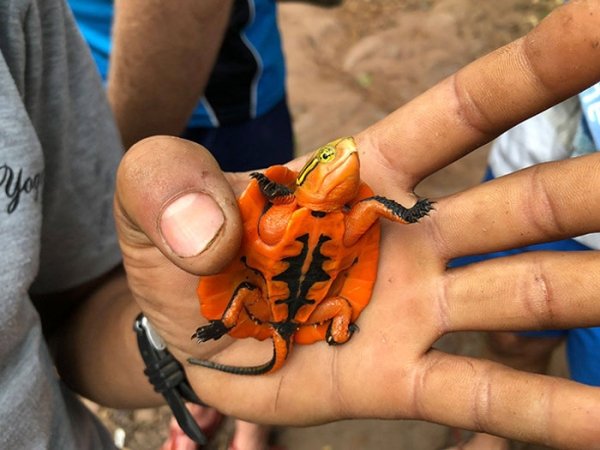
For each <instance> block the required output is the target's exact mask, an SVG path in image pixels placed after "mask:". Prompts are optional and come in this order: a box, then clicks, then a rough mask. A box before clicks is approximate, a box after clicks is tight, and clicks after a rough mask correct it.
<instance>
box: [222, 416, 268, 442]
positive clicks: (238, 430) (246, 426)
mask: <svg viewBox="0 0 600 450" xmlns="http://www.w3.org/2000/svg"><path fill="white" fill-rule="evenodd" d="M270 432H271V427H268V426H265V425H258V424H256V423H251V422H245V421H243V420H239V419H238V420H236V421H235V432H234V434H233V438H232V439H231V442H230V443H229V448H228V450H266V449H267V448H268V442H269V433H270Z"/></svg>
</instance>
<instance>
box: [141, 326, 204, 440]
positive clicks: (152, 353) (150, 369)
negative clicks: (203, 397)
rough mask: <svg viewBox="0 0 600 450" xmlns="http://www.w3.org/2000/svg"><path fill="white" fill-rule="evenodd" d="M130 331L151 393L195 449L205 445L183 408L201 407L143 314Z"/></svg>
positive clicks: (179, 367) (173, 359)
mask: <svg viewBox="0 0 600 450" xmlns="http://www.w3.org/2000/svg"><path fill="white" fill-rule="evenodd" d="M133 329H134V331H135V332H136V334H137V341H138V346H139V349H140V353H141V354H142V359H143V360H144V364H145V366H146V369H144V374H145V375H146V377H148V380H149V381H150V383H151V384H152V386H154V390H155V391H156V392H159V393H160V394H162V395H163V397H164V398H165V400H166V401H167V403H168V404H169V406H170V408H171V411H173V416H175V419H176V420H177V423H178V424H179V426H180V427H181V429H182V430H183V431H184V432H185V434H187V435H188V436H189V437H190V438H191V439H193V440H194V441H195V442H196V443H197V444H198V445H206V443H207V439H206V436H204V433H202V430H201V429H200V427H199V426H198V424H197V423H196V421H195V420H194V418H193V417H192V415H191V413H190V411H189V410H188V409H187V408H186V406H185V401H188V402H191V403H196V404H198V405H203V403H202V402H201V401H200V399H199V398H198V396H197V395H196V394H195V392H194V391H193V390H192V387H191V386H190V384H189V382H188V380H187V378H186V376H185V372H184V371H183V367H182V366H181V364H180V363H179V361H177V360H176V359H175V358H174V357H173V355H172V354H171V352H169V350H167V348H166V347H165V345H164V343H163V342H162V339H160V337H159V336H158V335H157V334H156V332H154V329H153V328H152V326H151V325H150V323H149V322H148V319H146V317H145V316H144V315H143V314H140V315H138V316H137V317H136V319H135V324H134V326H133Z"/></svg>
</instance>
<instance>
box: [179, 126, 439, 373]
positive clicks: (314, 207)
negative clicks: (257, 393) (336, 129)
mask: <svg viewBox="0 0 600 450" xmlns="http://www.w3.org/2000/svg"><path fill="white" fill-rule="evenodd" d="M250 177H251V181H250V182H249V184H248V186H247V188H246V190H245V191H244V192H243V193H242V195H241V196H240V197H239V199H238V204H239V209H240V213H241V217H242V220H243V237H242V244H241V247H240V250H239V253H238V255H237V257H235V258H234V259H233V260H232V262H231V263H230V264H229V265H227V266H226V267H225V268H224V269H223V271H222V272H220V273H218V274H215V275H210V276H203V277H200V280H199V283H198V288H197V294H198V298H199V301H200V310H201V314H202V315H203V316H204V317H205V318H206V319H208V320H209V323H208V324H207V325H204V326H201V327H199V328H198V329H197V330H196V332H195V333H194V334H193V336H192V338H193V339H196V340H197V341H198V342H206V341H208V340H211V339H214V340H216V339H219V338H221V337H222V336H224V335H226V334H228V335H230V336H232V337H234V338H248V337H253V338H256V339H258V340H265V339H269V338H270V339H272V341H273V354H272V357H271V359H270V360H269V361H267V362H265V363H264V364H260V365H256V366H235V365H225V364H221V363H218V362H214V361H212V360H208V359H197V358H189V359H188V362H189V363H190V364H195V365H200V366H203V367H208V368H212V369H216V370H220V371H223V372H228V373H233V374H240V375H260V374H267V373H272V372H275V371H276V370H278V369H280V368H281V367H282V366H283V364H284V363H285V361H286V359H287V357H288V355H289V353H290V350H291V347H292V344H293V343H296V344H311V343H314V342H317V341H322V340H325V341H326V342H327V343H328V344H330V345H340V344H344V343H346V342H347V341H348V340H349V339H350V338H351V336H352V335H353V333H354V332H355V331H356V330H357V329H358V327H357V325H356V323H355V322H356V320H357V318H358V316H359V315H360V313H361V312H362V311H363V309H364V308H365V307H366V306H367V304H368V303H369V301H370V298H371V293H372V290H373V285H374V284H375V279H376V276H377V266H378V256H379V240H380V224H379V220H378V219H379V218H380V217H384V218H386V219H389V220H392V221H394V222H399V223H404V224H410V223H415V222H418V221H419V220H420V219H421V218H422V217H424V216H426V215H427V214H428V213H429V212H430V211H431V210H432V209H433V203H432V202H431V201H429V200H428V199H426V198H422V199H419V200H418V201H417V202H416V203H415V205H414V206H412V207H411V208H405V207H404V206H402V205H401V204H399V203H397V202H396V201H394V200H391V199H388V198H385V197H382V196H378V195H374V193H373V191H372V190H371V189H370V188H369V186H367V184H366V183H364V182H362V181H361V179H360V163H359V157H358V151H357V147H356V143H355V141H354V139H353V138H352V137H346V138H341V139H337V140H335V141H333V142H330V143H328V144H326V145H324V146H322V147H320V148H319V149H318V150H316V152H315V153H314V154H313V155H312V156H311V157H310V158H309V159H308V161H307V163H306V164H305V165H304V167H303V168H302V169H301V170H300V171H299V172H295V171H293V170H291V169H289V168H287V167H285V166H282V165H277V166H272V167H270V168H268V169H267V170H266V171H265V172H264V173H260V172H253V173H251V174H250Z"/></svg>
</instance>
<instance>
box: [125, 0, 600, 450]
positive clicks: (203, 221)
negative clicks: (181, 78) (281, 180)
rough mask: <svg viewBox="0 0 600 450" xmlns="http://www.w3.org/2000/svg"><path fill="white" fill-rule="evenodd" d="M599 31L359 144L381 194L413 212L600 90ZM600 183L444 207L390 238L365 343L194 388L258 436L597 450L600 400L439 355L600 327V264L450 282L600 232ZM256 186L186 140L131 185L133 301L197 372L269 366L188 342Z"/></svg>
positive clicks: (453, 86)
mask: <svg viewBox="0 0 600 450" xmlns="http://www.w3.org/2000/svg"><path fill="white" fill-rule="evenodd" d="M590 13H594V15H598V14H600V5H598V4H597V3H596V2H592V1H589V2H585V1H580V2H570V3H569V4H568V5H567V6H565V7H563V8H561V9H560V10H559V11H557V12H556V13H554V14H552V15H551V16H550V17H549V18H548V19H547V20H545V21H544V22H543V23H542V24H541V25H540V26H539V27H538V28H537V29H536V30H534V31H533V32H532V33H530V34H529V35H528V36H527V37H525V38H524V39H521V40H519V41H516V42H515V43H513V44H511V45H509V46H507V47H505V48H503V49H501V50H499V51H497V52H495V53H493V54H491V55H489V56H487V57H485V58H483V59H481V60H479V61H477V62H475V63H474V64H472V65H470V66H468V67H466V68H465V69H463V70H462V71H460V72H458V73H457V74H456V75H455V76H453V77H451V78H449V79H448V80H445V81H444V82H442V83H440V84H439V85H438V86H436V87H434V88H433V89H431V90H430V91H428V92H427V93H425V94H423V95H422V96H421V97H419V98H417V99H415V101H413V102H411V103H410V104H407V105H406V106H404V107H403V108H401V109H399V110H398V111H396V112H395V113H393V114H392V115H390V116H389V117H388V118H386V119H384V120H383V121H382V122H380V123H378V124H375V125H374V126H373V127H371V128H369V129H367V130H365V131H364V132H362V133H360V134H358V135H357V136H356V138H357V142H358V145H359V148H360V149H361V153H362V154H361V160H362V161H363V177H364V178H365V180H366V181H367V182H368V183H369V184H370V185H371V186H372V187H373V189H374V190H375V191H376V192H377V193H379V194H383V195H386V196H388V197H391V198H394V199H395V200H398V201H400V202H402V203H404V204H409V199H410V198H414V196H413V195H412V193H411V192H412V190H413V188H414V187H415V186H416V185H417V184H418V183H419V182H420V181H421V180H422V179H423V178H425V177H426V176H428V175H429V174H431V173H433V172H435V171H436V170H438V169H439V168H441V167H443V166H445V165H446V164H448V163H449V162H451V161H453V160H455V159H458V158H460V157H461V156H462V155H464V154H466V153H467V152H468V151H470V150H472V149H474V148H476V147H478V146H479V145H480V144H482V143H484V142H486V141H488V140H490V139H492V138H493V137H494V136H496V135H497V134H499V133H500V132H502V131H503V130H505V129H506V128H508V127H510V126H511V125H513V124H514V123H516V122H518V121H520V120H522V119H524V118H526V117H529V116H531V115H533V114H535V113H536V112H538V111H540V110H542V109H544V108H546V107H548V106H550V105H552V104H554V103H557V102H559V101H561V100H562V99H564V98H566V97H568V96H570V95H573V94H575V93H576V92H577V91H579V90H581V89H583V88H584V87H586V86H587V85H589V84H590V83H592V82H594V81H595V80H597V79H599V78H600V57H599V56H600V48H598V46H597V45H594V43H595V42H598V40H599V39H600V32H599V31H597V27H596V24H595V21H594V20H593V16H592V15H590ZM575 24H576V25H575ZM599 165H600V158H599V157H598V156H596V155H593V156H589V157H585V158H580V159H574V160H569V161H565V162H560V163H552V164H547V165H543V166H538V167H535V168H532V169H530V170H526V171H523V172H519V173H517V174H514V175H511V176H508V177H504V178H500V179H497V180H495V181H494V182H491V183H487V184H484V185H481V186H479V187H477V188H474V189H470V190H468V191H465V192H462V193H459V194H457V195H453V196H450V197H447V198H442V199H437V204H436V210H435V211H434V212H433V213H432V214H431V215H430V216H429V217H428V218H425V219H423V220H422V221H421V222H420V223H419V224H416V225H410V226H406V225H396V224H389V223H384V226H383V241H382V246H381V248H382V251H381V257H380V267H379V275H378V281H377V284H376V286H375V290H374V294H373V298H372V301H371V304H370V305H369V307H368V308H367V309H366V310H365V311H364V312H363V314H362V315H361V316H360V318H359V320H358V325H359V326H360V332H359V333H356V334H355V335H354V336H353V337H352V339H351V341H350V342H348V343H347V344H344V345H341V346H337V347H330V346H328V345H327V344H325V343H317V344H313V345H310V346H300V345H297V346H295V347H294V349H293V350H292V353H291V355H290V357H289V359H288V361H287V362H286V364H285V365H284V367H283V368H282V369H281V370H280V371H278V372H276V373H274V374H272V375H268V376H259V377H243V376H238V375H228V374H224V373H221V372H217V371H213V370H208V369H204V368H200V367H195V366H194V367H190V366H186V371H187V374H188V377H189V379H190V381H191V383H192V384H193V386H194V388H195V389H196V391H197V392H198V394H199V395H200V397H201V398H202V399H203V400H205V401H206V402H208V403H209V404H211V405H214V406H216V407H217V408H219V409H220V410H222V411H223V412H225V413H228V414H232V415H235V416H237V417H242V418H245V419H248V420H252V421H257V422H271V423H287V424H312V423H320V422H325V421H331V420H336V419H341V418H349V417H378V418H417V419H424V420H429V421H434V422H439V423H446V424H449V425H453V426H459V427H462V428H470V429H476V430H482V431H487V432H491V433H494V434H499V435H504V436H507V437H512V438H516V439H519V440H528V441H532V442H541V443H545V444H546V445H548V444H549V445H552V446H557V447H561V448H591V447H593V446H594V445H597V443H598V442H599V441H600V431H599V429H598V426H597V418H598V417H599V416H600V390H599V389H597V388H591V387H585V386H581V385H578V384H576V383H574V382H570V381H566V380H558V379H554V378H550V377H543V376H539V375H532V374H526V373H522V372H518V371H515V370H511V369H508V368H506V367H504V366H501V365H498V364H494V363H491V362H488V361H482V360H475V359H470V358H466V357H459V356H454V355H448V354H444V353H441V352H439V351H436V350H432V349H431V347H432V345H433V343H434V342H435V341H436V340H437V339H438V338H439V337H440V336H442V335H444V334H445V333H449V332H452V331H460V330H519V329H530V328H547V327H553V328H556V327H570V326H575V325H577V326H590V325H598V324H600V304H599V303H598V302H597V299H596V296H597V293H598V292H599V289H600V278H598V277H595V276H594V275H593V274H595V273H598V269H600V267H598V266H599V265H600V260H599V259H598V258H597V257H596V253H594V252H585V253H579V252H578V253H571V254H563V253H532V254H526V255H520V256H518V257H511V258H503V259H498V260H493V261H488V262H485V263H481V264H477V265H473V266H469V267H464V268H460V269H455V270H448V269H446V264H447V262H448V261H449V260H450V259H452V258H455V257H458V256H462V255H466V254H473V253H482V252H489V251H494V250H501V249H505V248H509V247H515V246H521V245H525V244H530V243H532V242H537V241H543V240H551V239H557V238H563V237H566V236H572V235H579V234H583V233H587V232H590V231H597V230H599V229H600V223H599V222H600V220H599V219H598V217H597V213H596V211H597V210H598V207H599V206H600V197H599V196H598V195H594V194H595V193H596V192H598V188H599V184H600V180H599V178H598V173H599V171H598V169H599ZM166 180H168V181H166ZM246 180H247V178H246V177H244V176H240V175H227V176H225V175H223V174H221V173H220V171H219V170H218V167H217V166H216V165H215V163H214V161H213V160H212V159H211V158H210V156H209V155H208V154H207V153H206V152H204V151H203V150H202V149H201V148H199V147H198V146H195V145H194V144H191V143H188V142H185V141H182V140H178V139H175V138H153V139H150V140H146V141H143V142H142V143H140V144H138V145H136V146H135V147H134V148H132V149H131V150H130V151H129V153H128V154H127V155H126V157H125V159H124V161H123V164H122V166H121V168H120V170H119V176H118V192H117V196H116V215H117V221H118V227H119V233H120V238H121V245H122V248H123V252H124V257H125V264H126V267H127V271H128V276H129V283H130V287H131V289H132V291H133V293H134V295H135V296H136V299H137V301H138V302H139V304H140V306H141V307H142V309H143V310H144V311H145V312H146V314H147V315H148V317H149V318H150V320H151V321H152V322H153V323H154V324H155V325H156V326H157V328H158V329H159V331H160V333H161V334H162V336H163V337H164V338H165V340H166V341H167V342H168V344H169V347H170V349H171V351H172V352H173V353H174V354H175V356H176V357H177V358H178V359H179V360H180V361H185V360H186V358H187V357H189V356H195V357H200V358H210V359H214V360H217V361H219V362H223V363H229V364H236V365H251V364H256V363H260V362H263V361H264V360H266V359H268V358H269V356H270V351H271V349H270V343H268V342H263V343H259V342H256V341H254V340H250V339H246V340H241V341H235V342H234V341H232V340H230V339H227V338H223V339H221V340H220V341H218V342H216V343H203V344H201V345H199V344H196V343H194V342H192V341H191V340H190V339H189V336H190V335H191V333H192V332H193V331H194V330H195V329H196V328H197V326H198V325H201V324H202V319H201V318H200V315H199V312H198V303H197V300H196V297H195V293H194V289H195V286H196V282H197V277H196V276H195V275H190V273H189V272H191V273H194V274H197V275H198V274H208V273H213V272H215V271H217V270H218V269H219V268H221V267H222V266H223V265H224V264H225V263H226V262H227V261H228V259H230V258H232V257H233V256H234V254H235V251H236V248H237V245H238V243H239V238H240V236H239V232H240V230H239V226H240V223H239V217H238V215H237V211H236V207H235V203H234V192H239V189H240V187H241V185H243V184H245V183H246V182H247V181H246ZM230 186H233V187H234V189H232V188H231V187H230ZM186 192H204V193H209V194H210V195H202V196H200V197H196V198H195V199H194V198H190V197H188V198H184V197H182V196H181V195H182V193H186ZM177 199H180V200H177ZM188 201H189V202H190V203H189V204H188V205H190V206H191V207H192V211H191V212H190V210H188V209H187V208H186V207H185V204H186V202H188ZM171 207H173V209H171ZM175 211H179V213H181V214H183V216H182V217H183V218H184V221H183V224H184V225H183V226H182V225H181V223H179V222H178V221H176V220H175V218H176V217H177V215H176V214H175ZM194 211H201V212H202V213H203V216H202V217H199V218H198V217H196V214H195V213H194ZM197 219H198V221H197ZM216 229H218V230H219V231H218V233H217V234H216V236H215V237H214V238H213V236H214V232H215V230H216ZM169 244H170V245H169ZM202 248H204V249H205V250H204V251H203V252H200V250H201V249H202Z"/></svg>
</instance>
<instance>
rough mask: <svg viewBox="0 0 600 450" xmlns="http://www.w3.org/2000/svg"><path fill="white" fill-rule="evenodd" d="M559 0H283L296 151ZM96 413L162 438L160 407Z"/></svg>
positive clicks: (435, 436) (439, 180)
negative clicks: (306, 0)
mask: <svg viewBox="0 0 600 450" xmlns="http://www.w3.org/2000/svg"><path fill="white" fill-rule="evenodd" d="M558 3H560V0H558V1H557V0H502V1H498V2H487V1H477V0H346V1H345V2H344V3H343V4H342V5H341V6H339V7H335V8H330V9H324V8H320V7H316V6H311V5H307V4H302V3H294V2H289V3H285V4H282V5H281V9H280V26H281V30H282V33H283V37H284V46H285V51H286V55H287V57H288V73H289V100H290V105H291V109H292V114H293V117H294V127H295V133H296V139H297V149H298V152H299V153H300V154H301V153H306V152H309V151H312V150H313V149H314V148H316V147H318V146H319V145H320V144H322V143H324V142H327V141H328V140H331V139H332V138H335V137H338V136H344V135H351V134H353V133H355V132H357V131H360V130H362V129H364V128H365V127H367V126H368V125H370V124H372V123H373V122H375V121H377V120H379V119H381V118H383V117H384V116H385V115H387V114H389V113H390V112H391V111H393V110H394V109H396V108H398V107H399V106H401V105H402V104H404V103H406V102H407V101H409V100H410V99H412V98H413V97H415V96H417V95H418V94H419V93H421V92H423V91H425V90H426V89H427V88H429V87H430V86H432V85H433V84H435V83H436V82H437V81H439V80H441V79H443V78H444V77H446V76H448V75H450V74H451V73H453V72H454V71H456V70H457V69H459V68H460V67H462V66H464V65H465V64H467V63H469V62H470V61H472V60H473V59H475V58H477V57H478V56H481V55H483V54H485V53H487V52H489V51H491V50H493V49H495V48H497V47H499V46H501V45H503V44H505V43H507V42H509V41H511V40H513V39H515V38H517V37H519V36H521V35H523V34H524V33H526V32H527V31H528V30H529V29H530V28H531V27H532V26H533V25H535V24H536V23H537V22H538V21H539V19H540V18H541V17H543V16H544V15H545V14H547V12H548V11H549V10H550V9H551V8H552V7H554V6H556V5H557V4H558ZM416 125H417V124H416ZM487 152H488V146H485V147H483V148H481V149H478V150H476V151H475V152H473V153H472V154H471V155H469V156H468V157H466V158H464V159H463V160H461V161H459V162H457V163H455V164H453V165H451V166H450V167H448V168H446V169H444V170H443V171H441V172H439V173H438V174H435V175H434V176H432V177H430V178H429V179H427V180H426V181H425V182H423V183H422V185H420V186H419V187H418V189H417V191H418V193H419V194H420V195H427V196H431V197H439V196H443V195H447V194H449V193H452V192H456V191H459V190H462V189H465V188H467V187H469V186H472V185H474V184H476V183H477V182H478V181H479V180H480V178H481V176H482V174H483V171H484V167H485V161H486V156H487ZM481 343H482V338H481V335H479V334H475V333H460V334H454V335H450V336H446V337H444V338H443V339H442V340H441V341H440V342H439V343H438V345H437V346H438V347H439V348H441V349H443V350H445V351H448V352H452V353H460V354H469V355H477V354H478V352H479V350H480V347H481V345H482V344H481ZM556 359H557V362H556V366H555V367H556V369H555V370H556V371H558V373H564V365H563V361H562V359H561V356H560V355H558V356H557V358H556ZM375 370H376V369H375ZM99 414H100V415H101V417H102V418H103V419H104V420H105V422H106V423H107V424H108V426H109V427H110V428H111V429H113V430H114V429H116V428H121V429H123V430H124V431H125V433H126V434H125V446H126V448H129V449H144V450H146V449H155V448H157V447H158V446H159V445H160V443H161V442H162V439H163V438H164V436H165V435H166V428H165V424H166V420H167V418H168V416H169V414H168V411H166V410H165V409H164V408H163V409H159V410H141V411H135V412H133V411H115V410H106V409H101V410H100V412H99ZM230 429H231V424H228V425H227V426H226V427H225V431H224V432H222V433H221V435H220V436H218V439H217V440H216V441H215V442H214V443H213V445H212V448H214V449H217V448H218V449H221V448H225V443H226V441H227V433H228V431H229V430H230ZM465 435H466V434H465ZM455 440H456V433H455V432H452V431H451V430H449V429H448V428H446V427H443V426H439V425H433V424H428V423H424V422H418V421H376V420H369V421H351V422H339V423H335V424H330V425H325V426H321V427H311V428H303V429H292V428H285V429H278V430H277V442H278V443H279V444H282V445H284V446H286V447H287V448H288V449H289V450H309V449H310V450H338V449H340V450H341V449H343V450H350V449H356V450H371V449H384V450H385V449H398V450H432V449H440V448H443V447H444V446H446V445H447V444H449V443H453V442H455ZM517 447H518V448H529V449H532V448H533V447H524V446H522V445H518V446H517Z"/></svg>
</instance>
